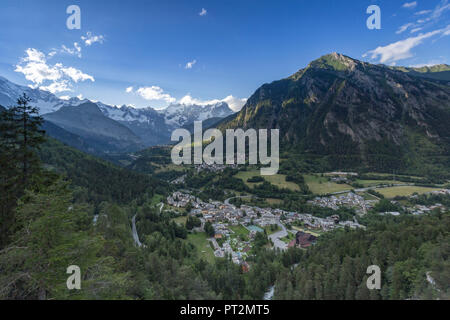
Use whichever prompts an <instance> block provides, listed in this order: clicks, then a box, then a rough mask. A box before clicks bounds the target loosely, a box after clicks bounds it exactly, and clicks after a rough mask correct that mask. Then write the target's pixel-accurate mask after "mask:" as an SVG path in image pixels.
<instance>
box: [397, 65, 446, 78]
mask: <svg viewBox="0 0 450 320" xmlns="http://www.w3.org/2000/svg"><path fill="white" fill-rule="evenodd" d="M391 68H392V69H395V70H399V71H403V72H408V73H410V74H411V75H414V76H416V77H422V78H428V79H434V80H442V81H450V66H449V65H448V64H438V65H434V66H430V67H420V68H407V67H391Z"/></svg>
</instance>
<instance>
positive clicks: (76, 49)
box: [49, 42, 81, 58]
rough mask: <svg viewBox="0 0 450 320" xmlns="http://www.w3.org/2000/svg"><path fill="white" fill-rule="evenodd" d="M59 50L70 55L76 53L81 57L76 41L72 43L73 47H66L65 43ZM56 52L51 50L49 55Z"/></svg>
mask: <svg viewBox="0 0 450 320" xmlns="http://www.w3.org/2000/svg"><path fill="white" fill-rule="evenodd" d="M61 48H62V49H61V52H65V53H68V54H70V55H76V56H77V57H78V58H81V47H80V45H79V44H78V42H74V43H73V48H67V47H66V46H65V45H62V46H61ZM55 54H56V52H54V51H52V52H50V53H49V55H51V56H54V55H55Z"/></svg>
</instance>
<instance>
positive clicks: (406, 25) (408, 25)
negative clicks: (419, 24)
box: [395, 23, 414, 34]
mask: <svg viewBox="0 0 450 320" xmlns="http://www.w3.org/2000/svg"><path fill="white" fill-rule="evenodd" d="M413 25H414V24H412V23H407V24H404V25H402V26H401V27H400V28H398V30H397V31H396V32H395V33H396V34H400V33H402V32H405V31H406V30H408V28H409V27H412V26H413Z"/></svg>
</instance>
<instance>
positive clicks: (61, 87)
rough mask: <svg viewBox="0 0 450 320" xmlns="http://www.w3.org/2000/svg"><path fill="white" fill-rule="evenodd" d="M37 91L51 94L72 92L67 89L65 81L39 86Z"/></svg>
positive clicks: (67, 83) (67, 84)
mask: <svg viewBox="0 0 450 320" xmlns="http://www.w3.org/2000/svg"><path fill="white" fill-rule="evenodd" d="M39 89H41V90H44V91H49V92H51V93H53V94H55V93H58V92H66V91H73V90H72V89H71V88H70V87H69V82H68V81H67V80H61V81H54V82H52V83H51V84H49V85H48V86H40V87H39Z"/></svg>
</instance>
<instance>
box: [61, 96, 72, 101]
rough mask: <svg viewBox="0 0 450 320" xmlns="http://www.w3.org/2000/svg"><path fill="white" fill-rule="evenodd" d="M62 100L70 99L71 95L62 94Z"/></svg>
mask: <svg viewBox="0 0 450 320" xmlns="http://www.w3.org/2000/svg"><path fill="white" fill-rule="evenodd" d="M59 98H60V99H61V100H69V99H70V97H69V96H61V97H59Z"/></svg>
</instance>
